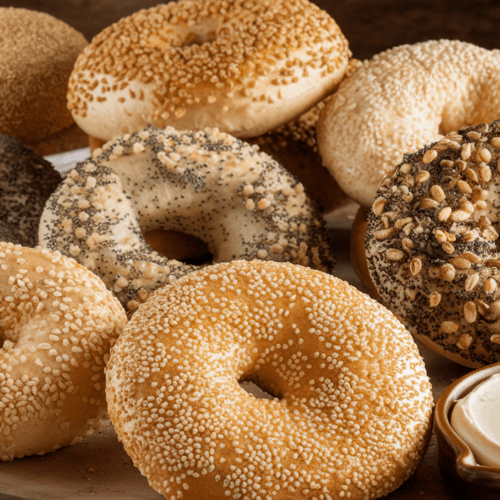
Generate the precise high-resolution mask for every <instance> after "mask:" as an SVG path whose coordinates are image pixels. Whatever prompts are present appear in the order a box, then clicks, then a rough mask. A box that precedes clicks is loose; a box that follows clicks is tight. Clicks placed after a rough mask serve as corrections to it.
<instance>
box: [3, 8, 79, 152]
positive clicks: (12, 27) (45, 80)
mask: <svg viewBox="0 0 500 500" xmlns="http://www.w3.org/2000/svg"><path fill="white" fill-rule="evenodd" d="M0 39H1V40H2V43H1V44H0V72H1V74H2V78H1V79H0V96H1V97H2V98H1V99H0V133H2V134H7V135H11V136H13V137H16V138H17V139H19V140H20V141H22V142H23V143H25V144H28V145H30V146H31V145H35V144H37V143H39V142H40V141H43V140H44V139H46V138H47V137H49V136H51V135H53V134H55V133H57V132H60V131H62V130H63V129H66V128H67V127H70V126H71V125H72V124H73V123H74V121H73V118H72V117H71V113H70V112H69V110H68V108H67V99H66V93H67V89H68V80H69V77H70V74H71V71H72V69H73V65H74V63H75V61H76V58H77V56H78V54H79V53H80V52H81V51H82V50H83V49H84V47H85V46H86V45H87V41H86V40H85V38H84V36H83V35H82V34H81V33H79V32H78V31H76V30H75V29H73V28H72V27H70V26H69V25H67V24H66V23H64V22H62V21H60V20H58V19H55V18H54V17H52V16H49V15H48V14H44V13H42V12H35V11H32V10H27V9H18V8H13V7H9V8H3V7H2V8H0ZM51 152H54V151H51ZM42 154H46V153H45V151H44V152H43V153H42Z"/></svg>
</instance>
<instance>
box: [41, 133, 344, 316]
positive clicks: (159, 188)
mask: <svg viewBox="0 0 500 500" xmlns="http://www.w3.org/2000/svg"><path fill="white" fill-rule="evenodd" d="M94 154H95V155H96V157H95V158H94V159H89V160H87V161H86V162H83V163H81V164H79V165H78V166H77V167H76V168H75V169H74V170H72V171H71V172H70V174H69V175H68V176H67V177H66V179H64V181H63V182H61V184H60V185H59V187H58V189H57V190H56V191H55V192H54V193H53V195H52V196H51V197H50V198H49V200H48V201H47V203H46V205H45V209H44V212H43V214H42V217H41V223H40V242H41V244H42V245H44V246H47V247H48V248H50V249H53V250H59V251H60V252H62V253H63V254H65V255H69V256H72V257H74V258H75V259H76V260H77V261H78V262H80V263H81V264H83V265H84V266H85V267H87V268H88V269H90V270H92V271H94V272H95V273H96V274H98V275H99V276H100V277H101V278H102V279H103V281H104V282H105V284H106V285H107V286H108V288H109V289H111V290H112V291H113V292H115V293H116V295H117V296H118V298H119V299H120V301H121V302H122V304H123V305H125V306H126V307H127V309H128V310H129V311H132V310H135V309H136V308H137V307H138V306H139V303H140V302H142V301H144V300H146V298H147V296H148V293H150V292H151V291H153V290H155V289H156V288H158V287H160V286H163V285H165V284H167V283H170V282H171V281H173V280H174V279H177V278H179V277H180V276H182V275H184V274H187V273H190V272H193V271H194V270H196V269H197V267H196V266H194V265H188V264H184V263H182V262H178V261H177V260H174V259H168V258H166V257H165V256H163V255H160V254H158V253H157V252H155V251H153V249H152V248H151V247H150V246H149V245H148V244H147V242H146V241H145V239H144V237H143V234H142V232H145V233H146V232H148V231H153V230H158V229H160V230H165V231H169V230H173V231H180V232H182V233H186V234H189V235H192V236H195V237H197V238H199V239H200V240H202V241H203V242H204V243H205V244H206V245H207V247H208V249H209V250H210V253H211V254H212V255H213V259H214V261H215V262H224V261H231V260H235V259H246V260H253V259H265V260H276V261H291V262H294V263H297V264H302V265H305V266H310V267H314V268H317V269H320V270H322V271H327V272H330V271H331V270H332V268H333V264H334V259H333V257H332V256H331V253H330V247H329V242H328V238H327V235H326V232H325V229H324V221H323V218H322V217H321V214H320V212H319V210H318V209H317V208H316V207H315V205H314V204H312V203H311V201H310V199H309V198H308V197H307V195H306V194H305V192H304V187H303V186H302V184H300V183H299V182H298V181H297V179H295V178H294V177H293V176H292V175H291V174H290V173H289V172H288V171H287V170H285V169H284V168H283V167H282V166H281V165H279V164H278V163H277V162H276V161H274V160H273V159H272V158H271V157H269V156H268V155H266V154H264V153H260V152H258V150H257V148H256V147H254V146H250V145H249V144H246V143H244V142H242V141H240V140H238V139H235V138H234V137H232V136H230V135H229V134H224V133H222V132H219V131H218V130H217V129H215V130H213V129H206V130H204V131H198V132H179V131H177V130H175V129H173V128H172V127H169V128H167V129H165V130H159V129H155V128H153V127H147V128H146V129H143V130H141V131H139V132H136V133H134V134H132V135H130V136H124V137H123V138H118V139H116V140H115V141H112V142H110V143H108V144H106V145H105V146H104V150H96V151H94Z"/></svg>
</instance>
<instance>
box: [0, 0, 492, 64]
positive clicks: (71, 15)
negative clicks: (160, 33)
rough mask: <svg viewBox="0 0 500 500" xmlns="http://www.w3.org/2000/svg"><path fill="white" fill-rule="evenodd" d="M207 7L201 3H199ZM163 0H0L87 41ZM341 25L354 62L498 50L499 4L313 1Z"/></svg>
mask: <svg viewBox="0 0 500 500" xmlns="http://www.w3.org/2000/svg"><path fill="white" fill-rule="evenodd" d="M200 1H203V0H200ZM159 3H166V1H163V2H162V1H161V0H11V1H6V0H0V6H2V7H6V6H14V7H25V8H28V9H34V10H39V11H44V12H48V13H49V14H52V15H53V16H55V17H58V18H59V19H62V20H63V21H65V22H67V23H68V24H70V25H71V26H74V27H75V28H76V29H78V30H79V31H81V32H82V33H83V34H84V35H85V36H86V37H87V39H88V40H90V39H91V38H92V37H93V36H94V35H96V34H97V33H98V32H99V31H101V30H102V29H103V28H105V27H106V26H108V25H109V24H111V23H113V22H115V21H117V20H118V19H120V18H121V17H124V16H127V15H129V14H131V13H133V12H135V11H137V10H139V9H141V8H148V7H152V6H153V5H157V4H159ZM314 3H316V4H317V5H319V6H320V7H321V8H323V9H325V10H327V11H328V12H329V13H330V14H331V15H332V17H333V18H334V19H335V20H336V21H337V23H338V24H339V26H340V28H341V29H342V31H343V33H344V35H345V36H346V38H347V39H348V40H349V44H350V47H351V50H352V52H353V55H354V57H357V58H358V59H365V58H369V57H371V56H372V55H374V54H376V53H378V52H381V51H382V50H385V49H388V48H390V47H394V46H396V45H401V44H403V43H415V42H419V41H424V40H431V39H439V38H449V39H457V40H463V41H467V42H471V43H474V44H476V45H480V46H482V47H486V48H489V49H493V48H500V0H492V1H485V0H456V1H453V0H434V1H430V0H419V1H416V0H409V1H406V0H337V1H334V0H315V1H314Z"/></svg>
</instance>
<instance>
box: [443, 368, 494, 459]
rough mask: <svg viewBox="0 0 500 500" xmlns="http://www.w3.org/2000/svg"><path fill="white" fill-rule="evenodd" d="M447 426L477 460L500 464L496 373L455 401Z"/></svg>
mask: <svg viewBox="0 0 500 500" xmlns="http://www.w3.org/2000/svg"><path fill="white" fill-rule="evenodd" d="M451 426H452V427H453V429H454V430H455V432H456V433H457V434H458V435H459V436H460V437H461V438H462V439H463V440H464V441H465V442H466V443H467V445H469V447H470V449H471V450H472V452H473V453H474V457H475V459H476V462H477V463H478V464H480V465H489V466H492V467H500V373H499V374H496V375H492V376H491V377H490V378H488V379H486V380H485V381H484V382H481V383H480V384H479V385H478V386H477V387H476V388H475V389H474V390H473V391H472V392H470V393H469V394H468V395H467V396H465V397H464V398H462V399H460V400H459V401H458V402H457V404H456V405H455V407H454V408H453V411H452V414H451Z"/></svg>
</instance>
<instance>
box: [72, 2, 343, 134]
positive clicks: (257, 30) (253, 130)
mask: <svg viewBox="0 0 500 500" xmlns="http://www.w3.org/2000/svg"><path fill="white" fill-rule="evenodd" d="M349 56H350V52H349V49H348V44H347V41H346V39H345V38H344V36H343V35H342V33H341V31H340V29H339V27H338V26H337V24H336V23H335V21H334V20H333V19H332V18H331V17H330V16H329V15H328V14H327V13H326V12H325V11H323V10H321V9H320V8H319V7H317V6H316V5H314V4H312V3H311V2H309V1H308V0H237V1H235V2H227V1H225V0H206V1H204V2H193V1H192V0H179V1H178V2H169V3H168V4H166V5H158V6H156V7H153V8H151V9H148V10H141V11H139V12H137V13H135V14H133V15H132V16H129V17H126V18H123V19H121V20H120V21H119V22H117V23H115V24H113V25H111V26H109V27H108V28H106V29H105V30H103V31H102V32H101V33H100V34H98V35H97V36H96V37H95V38H94V39H93V40H92V43H91V44H90V45H89V46H88V47H87V48H86V49H85V50H84V51H83V53H82V54H81V56H80V57H79V58H78V60H77V62H76V64H75V67H74V70H73V73H72V75H71V78H70V81H69V91H68V102H69V109H70V110H71V112H72V114H73V117H74V119H75V121H76V123H77V124H78V125H79V126H80V127H81V128H82V129H83V130H84V131H85V132H87V133H88V134H89V135H90V136H92V137H95V138H98V139H102V140H105V141H107V140H110V139H112V138H113V137H116V136H119V135H124V134H126V133H132V132H135V131H136V130H138V129H140V128H142V127H144V126H146V125H153V126H155V127H159V128H164V127H166V126H168V125H170V126H173V127H175V128H177V129H179V130H201V129H204V128H205V127H218V128H220V129H221V130H223V131H224V132H228V133H230V134H232V135H235V136H238V137H253V136H258V135H261V134H263V133H265V132H268V131H269V130H272V129H274V128H276V127H278V126H279V125H282V124H284V123H286V122H289V121H290V120H293V119H295V118H297V117H298V116H299V115H301V114H302V113H304V112H305V111H306V110H308V109H309V108H311V107H312V106H314V105H315V104H316V103H317V102H319V101H320V100H321V99H322V98H323V97H325V96H326V95H327V94H328V93H330V92H331V91H332V90H333V88H334V87H335V86H336V85H337V83H338V82H339V81H340V79H341V78H342V76H343V74H344V71H345V69H346V67H347V64H348V60H349Z"/></svg>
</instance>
